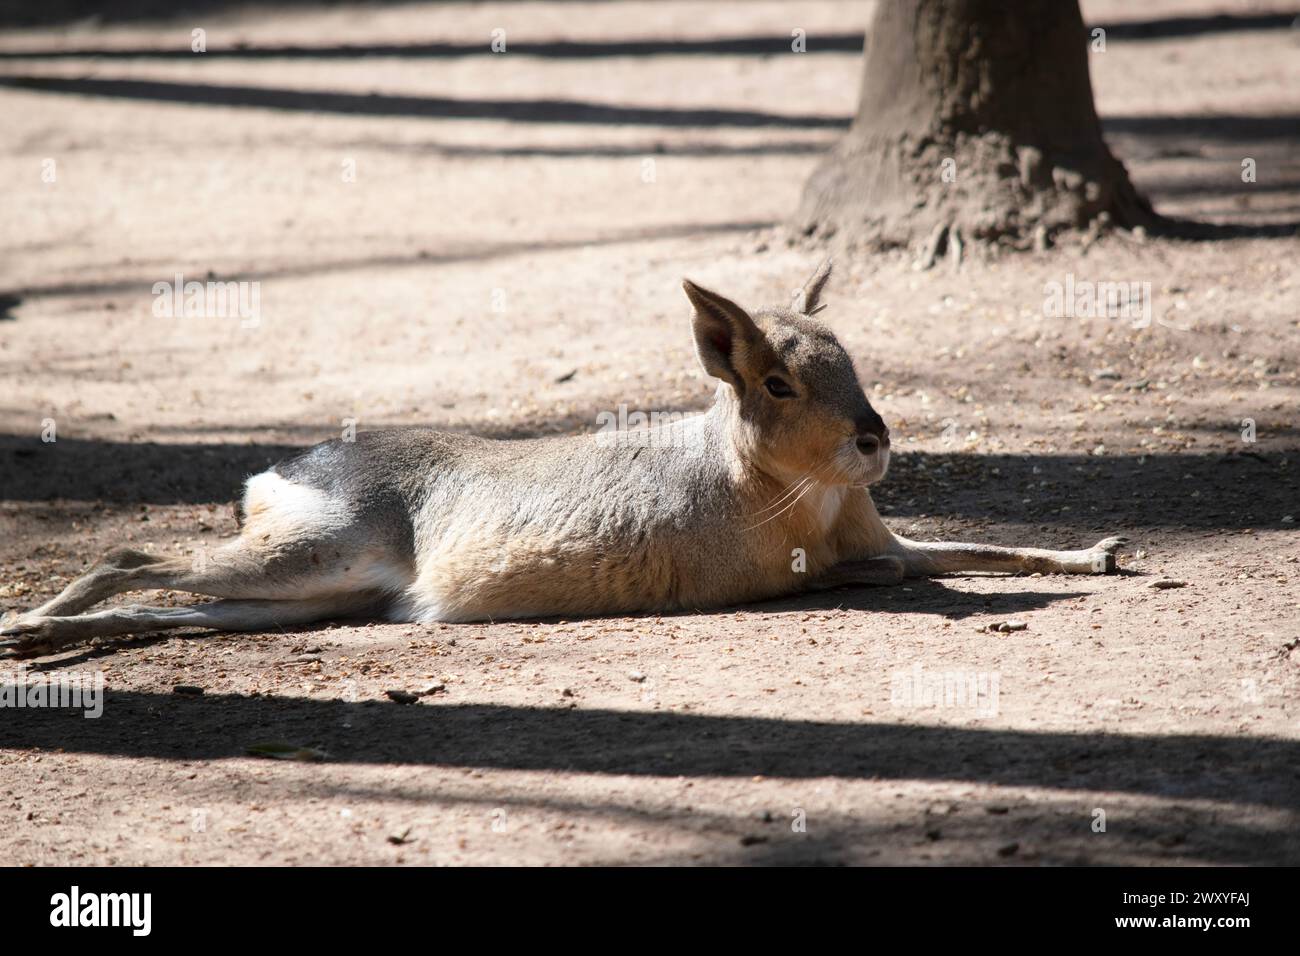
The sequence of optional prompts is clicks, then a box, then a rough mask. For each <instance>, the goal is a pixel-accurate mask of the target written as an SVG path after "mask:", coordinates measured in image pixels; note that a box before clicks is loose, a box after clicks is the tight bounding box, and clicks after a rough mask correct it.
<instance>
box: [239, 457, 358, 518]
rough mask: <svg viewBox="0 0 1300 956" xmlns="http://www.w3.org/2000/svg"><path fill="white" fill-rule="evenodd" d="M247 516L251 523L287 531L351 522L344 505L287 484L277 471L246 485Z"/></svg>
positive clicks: (318, 492)
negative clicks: (263, 524)
mask: <svg viewBox="0 0 1300 956" xmlns="http://www.w3.org/2000/svg"><path fill="white" fill-rule="evenodd" d="M244 515H245V517H246V519H247V520H248V521H249V522H250V523H251V522H253V521H258V522H259V523H261V522H268V521H269V522H272V523H274V524H275V525H276V526H277V527H280V528H284V529H285V530H290V529H297V528H333V527H339V526H341V525H345V524H347V523H348V521H349V519H350V514H349V511H348V508H347V506H346V504H345V503H344V502H342V501H339V500H338V499H336V498H331V497H330V496H329V494H327V493H326V492H324V491H321V490H320V489H319V488H312V487H310V486H309V485H298V484H294V483H293V482H291V481H287V480H285V479H284V478H282V477H281V476H279V475H277V474H276V473H275V472H273V471H264V472H262V473H261V474H260V475H254V476H253V477H252V478H249V479H248V481H246V482H245V483H244Z"/></svg>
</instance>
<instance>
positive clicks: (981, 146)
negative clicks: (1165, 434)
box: [796, 0, 1159, 256]
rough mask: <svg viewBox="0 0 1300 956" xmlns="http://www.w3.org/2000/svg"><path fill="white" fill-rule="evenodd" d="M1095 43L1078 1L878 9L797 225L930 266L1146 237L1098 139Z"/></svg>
mask: <svg viewBox="0 0 1300 956" xmlns="http://www.w3.org/2000/svg"><path fill="white" fill-rule="evenodd" d="M1089 41H1090V37H1089V36H1088V34H1087V33H1086V32H1085V30H1084V26H1083V17H1082V16H1081V14H1080V13H1079V4H1078V0H1016V2H1007V0H881V2H880V3H879V4H878V6H877V9H876V16H875V20H874V22H873V23H872V25H871V29H870V31H869V32H868V34H867V42H866V50H865V65H864V68H863V75H862V89H861V94H860V97H859V101H858V112H857V116H856V117H854V120H853V125H852V126H851V127H850V129H849V132H848V134H847V135H846V136H845V137H844V139H843V140H842V141H841V142H840V143H839V144H838V145H837V146H836V147H835V148H834V150H833V151H832V152H831V153H830V155H829V156H828V157H827V158H826V159H825V160H823V162H822V163H821V165H820V166H819V167H818V168H817V170H816V171H815V172H814V173H813V175H812V176H811V178H809V180H808V182H807V184H806V185H805V187H804V195H803V202H802V204H801V206H800V211H799V214H798V217H797V220H796V226H797V227H798V228H799V229H800V230H801V231H802V232H804V233H805V234H809V235H816V236H821V237H830V236H836V237H837V241H838V242H840V243H841V244H861V245H868V246H873V247H877V248H880V247H888V246H897V245H907V244H910V243H913V242H915V241H917V240H922V239H928V240H929V242H928V245H929V247H930V254H931V256H932V255H933V254H934V252H935V251H936V249H938V250H939V251H941V249H942V246H943V245H944V244H945V242H953V243H960V241H961V240H962V239H967V240H975V241H980V242H1008V243H1011V244H1015V245H1027V244H1029V243H1031V242H1036V243H1038V244H1043V243H1045V242H1047V241H1049V240H1050V239H1051V238H1052V237H1053V236H1054V235H1056V234H1057V233H1059V232H1061V231H1063V230H1068V229H1080V228H1087V227H1089V226H1091V227H1092V228H1094V229H1096V228H1098V227H1100V226H1102V225H1104V224H1105V223H1106V222H1109V223H1111V224H1114V225H1122V226H1125V227H1129V228H1132V227H1135V226H1139V225H1141V226H1150V225H1154V224H1155V223H1156V222H1158V221H1159V217H1157V216H1156V215H1155V213H1154V212H1152V209H1151V206H1150V204H1149V203H1148V202H1147V201H1146V200H1145V199H1144V198H1143V197H1142V196H1140V195H1139V194H1138V192H1137V190H1136V189H1134V187H1133V184H1132V183H1131V182H1130V181H1129V178H1128V173H1127V171H1125V169H1124V166H1123V164H1122V163H1120V162H1119V161H1118V160H1117V159H1115V157H1114V156H1112V155H1111V153H1110V150H1109V149H1108V148H1107V147H1106V143H1105V141H1104V140H1103V139H1102V135H1101V123H1100V122H1099V121H1098V119H1097V111H1096V108H1095V107H1094V106H1093V101H1092V83H1091V80H1090V78H1089V75H1088V56H1089ZM1095 55H1098V56H1104V55H1105V54H1104V53H1097V54H1095Z"/></svg>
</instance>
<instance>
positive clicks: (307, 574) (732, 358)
mask: <svg viewBox="0 0 1300 956" xmlns="http://www.w3.org/2000/svg"><path fill="white" fill-rule="evenodd" d="M829 275H830V264H829V263H826V264H825V265H823V266H822V268H821V269H819V270H818V271H817V273H816V274H815V275H814V276H813V277H812V279H810V280H809V281H808V283H807V284H806V285H805V286H804V288H803V290H802V291H801V293H800V294H799V295H798V296H796V300H795V308H793V309H768V310H763V311H760V312H755V313H753V314H752V315H751V314H750V313H748V312H746V311H745V310H743V309H742V308H740V307H739V306H738V305H736V304H735V303H734V302H731V301H730V300H728V299H725V298H723V297H722V296H719V295H717V294H715V293H712V292H709V291H707V290H705V289H702V288H700V287H699V286H697V285H695V284H694V283H691V282H689V281H688V282H685V283H684V286H685V289H686V294H687V297H688V298H689V299H690V302H691V305H692V307H693V309H694V316H693V320H692V328H693V332H694V336H695V343H696V348H697V351H698V354H699V357H700V361H701V362H702V364H703V365H704V368H705V369H706V370H707V371H708V372H709V373H710V374H711V375H713V376H715V377H717V378H719V379H720V380H721V384H720V385H719V386H718V390H717V394H716V396H715V398H714V402H713V406H712V407H711V408H710V409H709V410H708V411H707V412H705V413H703V414H701V415H695V416H691V417H688V418H684V419H682V420H679V421H672V422H670V423H668V424H666V425H660V426H659V427H656V428H652V429H650V430H649V431H622V432H609V431H605V432H601V433H600V434H596V435H583V436H579V437H572V438H548V439H539V440H531V441H492V440H488V439H484V438H476V437H473V436H467V435H459V434H449V433H445V432H437V431H432V430H428V429H405V430H397V431H381V432H372V433H363V434H361V435H358V436H357V438H356V441H355V442H344V441H338V440H336V441H331V442H326V443H324V444H322V445H317V446H316V447H315V448H312V449H310V450H308V451H306V452H304V453H303V454H301V455H299V456H298V457H296V458H293V459H290V460H289V461H285V462H282V463H280V464H279V465H276V466H275V467H274V468H272V469H270V470H269V471H266V472H263V473H262V474H260V475H255V476H253V477H252V478H250V479H249V480H248V482H247V483H246V486H245V491H244V497H243V502H242V507H243V514H244V523H243V526H242V528H241V531H240V534H239V537H238V538H236V539H234V540H233V541H231V542H229V543H227V544H226V545H224V546H223V547H222V548H220V549H219V550H218V551H216V552H215V553H214V554H212V555H211V557H210V558H209V559H208V560H207V561H206V562H201V563H196V562H194V561H190V560H185V559H179V558H161V557H157V556H154V555H149V554H146V553H144V552H140V551H133V550H129V549H118V550H114V551H111V552H109V554H108V555H107V556H105V558H104V559H103V560H102V561H100V562H99V563H98V564H97V565H96V566H95V567H94V568H93V569H91V571H89V572H88V573H87V574H85V575H83V576H82V577H80V578H77V579H76V580H75V581H73V582H72V583H71V584H69V585H68V587H67V588H65V589H64V591H63V592H62V593H61V594H60V595H59V596H58V597H56V598H54V599H53V600H52V601H49V602H48V603H46V604H45V605H43V606H41V607H38V608H35V609H33V610H31V611H29V612H27V613H26V614H23V615H20V616H18V617H17V618H16V619H14V620H12V621H10V622H9V623H7V625H6V626H5V627H3V628H2V629H0V636H2V637H4V638H6V639H5V640H3V641H0V646H7V647H10V648H12V649H14V650H15V651H16V652H18V653H24V654H27V653H38V652H41V651H45V650H50V649H53V648H56V647H59V646H62V645H65V644H68V643H72V642H76V641H80V640H86V639H89V638H92V637H101V636H107V635H115V634H127V633H135V632H141V631H150V630H156V629H159V628H168V627H186V626H201V627H212V628H217V629H221V630H249V629H264V628H269V627H272V626H275V625H282V624H302V623H307V622H311V621H317V620H322V619H325V618H329V617H336V616H341V615H346V614H353V613H366V614H375V615H380V616H384V617H387V618H389V619H391V620H396V621H482V620H491V619H499V618H518V617H547V616H553V615H564V616H577V615H593V614H626V613H635V612H643V611H670V610H677V609H686V610H689V609H702V608H712V607H720V606H724V605H731V604H739V603H744V602H747V601H754V600H759V599H762V598H770V597H775V596H778V595H783V594H790V593H793V592H796V591H800V590H806V589H811V588H826V587H834V586H838V585H845V584H891V583H895V582H897V581H900V580H902V579H903V578H904V577H906V576H909V575H934V574H946V573H951V572H962V571H1005V572H1017V571H1041V572H1046V573H1053V572H1057V573H1060V572H1064V573H1079V574H1087V573H1104V572H1107V571H1113V570H1114V568H1115V558H1114V553H1115V550H1116V549H1117V548H1118V546H1119V545H1120V544H1121V543H1122V541H1123V539H1122V538H1107V539H1106V540H1104V541H1101V542H1099V543H1098V544H1096V545H1094V546H1093V547H1091V548H1087V549H1084V550H1079V551H1047V550H1040V549H1036V548H994V547H986V546H979V545H968V544H955V543H926V542H916V541H908V540H906V539H904V538H900V537H898V536H897V535H894V534H892V533H891V532H890V531H889V530H888V529H887V528H886V527H885V525H884V524H883V523H882V522H881V520H880V517H879V515H878V514H877V513H876V509H875V506H874V505H873V503H872V500H871V495H870V493H869V491H868V485H870V484H872V483H874V482H877V481H879V480H880V479H881V478H883V477H884V475H885V471H886V469H887V468H888V465H889V430H888V429H887V428H886V427H885V424H884V422H883V421H882V420H881V418H880V416H879V415H878V414H877V413H876V412H875V410H874V409H873V408H872V407H871V405H870V403H869V402H868V401H867V398H866V396H865V395H864V394H863V391H862V387H861V386H860V384H859V383H858V379H857V375H856V373H855V371H854V368H853V363H852V362H851V360H850V359H849V356H848V354H847V353H846V352H845V351H844V349H843V348H842V347H841V346H840V344H839V342H838V341H837V340H836V339H835V336H834V335H833V334H831V332H830V330H829V329H828V328H827V327H826V326H824V325H823V324H821V323H820V322H819V321H817V320H816V319H814V318H813V317H812V315H813V314H814V313H816V312H819V311H820V309H821V308H822V306H821V303H820V298H821V293H822V290H823V288H824V286H825V284H826V281H827V278H828V277H829ZM146 588H170V589H175V590H183V591H190V592H194V593H197V594H205V595H210V596H213V597H217V598H222V599H224V600H219V601H215V602H212V603H209V604H203V605H197V606H194V607H187V608H151V607H141V606H138V605H128V606H124V607H112V608H109V609H107V610H102V611H99V612H95V613H84V612H86V611H87V610H88V609H89V608H90V607H92V606H93V605H95V604H97V603H99V602H100V601H102V600H104V599H105V598H107V597H110V596H112V595H115V594H118V593H120V592H123V591H133V590H140V589H146Z"/></svg>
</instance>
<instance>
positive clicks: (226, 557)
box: [18, 537, 406, 621]
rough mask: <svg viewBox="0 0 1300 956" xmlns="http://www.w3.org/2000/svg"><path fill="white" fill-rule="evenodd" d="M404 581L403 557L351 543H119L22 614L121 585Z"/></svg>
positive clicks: (211, 587)
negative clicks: (201, 548)
mask: <svg viewBox="0 0 1300 956" xmlns="http://www.w3.org/2000/svg"><path fill="white" fill-rule="evenodd" d="M405 583H406V582H405V580H403V576H402V574H401V568H400V567H398V562H396V561H393V560H390V559H388V558H387V556H386V555H384V554H382V553H381V552H379V551H377V550H376V549H374V548H366V547H364V546H361V547H358V546H356V545H354V544H352V543H350V542H346V543H345V542H337V541H329V540H325V541H319V542H311V541H293V542H291V543H289V545H288V546H285V545H283V544H281V545H279V546H275V545H271V544H265V543H263V544H257V543H254V542H251V541H249V540H248V538H247V537H241V538H237V539H236V540H234V541H232V542H230V543H228V544H226V545H223V546H222V547H220V548H218V549H216V550H215V551H213V552H212V553H211V554H207V553H202V554H200V555H199V556H198V557H197V558H195V559H187V558H166V557H160V556H158V555H152V554H147V553H146V552H144V551H136V550H133V549H131V548H114V549H113V550H112V551H109V552H108V554H106V555H105V556H104V557H103V559H102V560H100V561H99V562H98V563H97V564H96V565H95V566H94V567H93V568H91V570H89V571H88V572H86V573H85V574H83V575H82V576H81V577H79V578H77V579H76V580H74V581H72V582H71V583H70V584H69V585H68V586H67V587H65V588H64V589H63V591H62V593H60V594H59V595H58V596H57V597H55V598H53V599H52V600H50V601H47V602H46V603H45V604H42V605H41V606H40V607H38V608H34V609H32V610H31V611H28V612H26V613H25V614H22V615H20V616H19V617H18V620H20V621H25V620H28V619H30V618H38V617H66V616H69V615H73V614H80V613H81V612H82V611H85V610H86V609H87V608H90V607H93V606H94V605H96V604H98V603H99V602H100V601H103V600H104V599H106V598H110V597H112V596H113V595H115V594H121V593H122V592H124V591H145V590H150V589H156V588H158V589H166V590H171V591H188V592H190V593H192V594H204V595H207V596H208V597H219V598H251V599H257V600H293V599H298V598H311V597H322V596H328V595H330V594H334V593H340V592H343V593H350V592H356V591H366V590H370V589H372V588H377V587H385V586H387V587H392V588H396V587H400V586H402V585H404V584H405Z"/></svg>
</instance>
